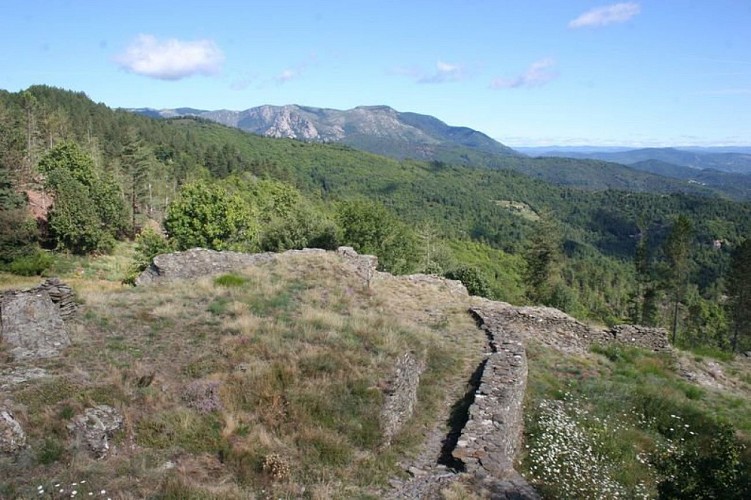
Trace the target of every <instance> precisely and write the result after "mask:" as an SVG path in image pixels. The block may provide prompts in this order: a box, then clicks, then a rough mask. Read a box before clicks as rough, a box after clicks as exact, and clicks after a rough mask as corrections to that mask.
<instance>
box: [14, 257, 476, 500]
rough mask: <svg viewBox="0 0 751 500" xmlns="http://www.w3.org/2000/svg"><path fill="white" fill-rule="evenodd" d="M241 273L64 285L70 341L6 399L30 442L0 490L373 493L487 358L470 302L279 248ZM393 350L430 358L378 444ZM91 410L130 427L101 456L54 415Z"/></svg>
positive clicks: (133, 494)
mask: <svg viewBox="0 0 751 500" xmlns="http://www.w3.org/2000/svg"><path fill="white" fill-rule="evenodd" d="M237 275H238V277H239V279H234V278H233V279H228V280H215V279H211V278H205V279H200V280H194V281H190V282H181V283H173V284H165V285H160V286H154V287H149V288H135V289H133V288H126V287H122V286H121V285H119V284H118V283H116V282H113V281H107V280H101V279H96V277H94V278H91V279H89V278H86V277H84V278H79V279H73V280H69V281H71V282H72V284H73V286H74V288H75V289H76V291H77V292H78V294H79V296H80V297H81V299H82V301H83V302H84V306H83V307H82V308H81V311H80V313H79V315H78V318H77V319H76V320H75V322H74V323H73V324H72V325H71V327H70V330H71V334H72V339H73V345H72V346H71V347H70V348H68V350H67V351H66V353H65V355H64V357H62V358H60V359H59V360H53V361H48V362H46V363H42V365H44V366H45V368H47V369H48V370H49V371H50V372H52V373H54V374H55V377H53V378H51V379H47V380H41V381H36V382H30V383H28V384H26V385H24V386H18V387H16V388H14V389H13V391H12V394H11V395H10V396H11V399H12V400H13V401H15V402H16V407H17V411H16V413H17V414H19V415H21V416H22V420H23V422H22V423H23V425H24V426H25V427H26V428H27V430H28V432H29V436H30V450H29V452H28V453H27V456H28V458H27V459H25V460H19V461H17V462H16V463H10V462H2V463H0V475H2V476H3V477H10V478H14V479H12V480H11V481H10V482H9V483H8V484H7V486H4V489H0V496H9V497H13V496H14V495H16V496H24V495H27V494H30V492H33V491H35V488H36V487H37V484H36V483H37V482H39V481H42V480H47V479H53V478H58V477H63V476H66V477H69V476H71V474H74V473H75V474H78V475H81V476H82V477H83V476H86V477H94V475H96V478H97V487H100V488H102V489H106V490H107V491H111V492H112V496H113V498H115V497H118V496H119V497H121V498H138V497H147V496H155V497H160V498H185V497H191V498H254V497H270V496H274V497H282V498H294V497H300V496H303V492H304V495H305V496H309V497H310V498H337V497H339V498H348V497H353V496H362V495H365V494H372V493H373V492H374V491H377V490H378V488H382V487H384V486H385V484H386V480H387V478H388V477H390V476H391V475H394V474H396V473H397V472H398V467H397V465H396V460H397V458H398V457H399V456H400V455H403V454H405V453H413V451H414V449H415V447H416V446H419V444H420V440H421V438H422V434H421V432H422V429H423V428H425V427H426V426H427V424H428V423H429V422H431V421H432V420H433V419H434V416H435V415H436V414H437V413H438V412H439V410H440V405H441V402H442V401H443V395H444V393H445V390H446V388H447V387H448V386H452V385H455V384H462V383H463V382H464V381H465V379H466V377H467V375H468V373H469V372H471V369H472V368H473V367H474V363H475V361H476V360H477V357H478V356H479V355H480V353H481V352H482V349H481V348H480V346H481V345H482V342H483V338H482V335H481V334H480V333H479V331H478V330H477V328H476V327H475V325H474V323H473V321H472V319H471V318H470V317H469V315H467V314H466V308H467V305H468V303H467V302H468V298H466V297H458V298H457V296H454V295H452V294H450V293H448V292H447V291H446V290H443V289H441V288H440V287H436V286H432V285H426V284H415V283H411V282H408V281H402V280H378V281H375V282H374V283H373V284H372V286H371V287H367V286H366V283H365V282H364V281H363V279H362V278H361V277H360V276H358V275H357V273H356V271H355V270H354V269H353V268H351V267H349V266H348V265H346V264H345V263H342V262H341V261H340V260H339V259H338V258H337V257H336V256H333V255H330V254H324V255H315V256H305V255H302V256H298V255H290V256H287V257H285V258H284V259H279V260H278V261H277V262H276V263H273V264H268V265H263V266H259V267H255V268H249V269H245V270H241V271H239V272H238V273H237ZM406 351H412V352H415V353H418V355H420V356H422V357H424V359H425V360H426V361H427V363H426V364H427V367H428V368H427V371H426V373H425V374H424V375H423V383H422V386H421V388H420V402H419V404H418V408H417V414H416V415H415V417H414V419H413V422H412V425H409V426H407V428H406V430H405V431H404V432H403V433H402V434H401V435H400V436H397V438H396V439H395V440H394V442H393V445H392V446H391V447H390V448H386V449H381V447H380V444H381V439H382V438H381V431H380V425H379V421H378V415H379V413H380V406H381V404H382V401H383V397H382V394H381V389H380V388H381V387H383V386H384V382H385V380H386V378H388V377H389V376H390V374H391V371H392V369H393V365H394V363H395V360H396V359H397V358H398V357H399V356H400V355H402V354H403V353H404V352H406ZM192 381H195V382H196V383H209V382H210V383H212V384H214V383H216V384H218V393H217V394H218V398H219V400H220V402H221V409H219V410H216V411H208V412H201V411H198V409H197V407H198V406H200V405H193V406H191V404H192V403H191V402H189V401H186V400H185V396H184V395H185V394H186V388H187V387H189V385H190V384H191V383H192ZM191 387H193V386H191ZM212 394H213V393H212ZM212 397H213V396H212ZM92 404H111V405H113V406H115V407H116V408H118V409H120V410H121V411H122V412H123V414H124V417H125V421H126V429H125V431H123V432H122V433H121V434H120V435H119V436H117V438H116V440H115V441H116V442H115V446H116V450H117V452H116V454H114V455H113V456H111V457H109V458H108V459H106V460H105V461H104V462H95V461H92V460H89V459H87V458H86V457H85V456H83V455H81V454H80V452H77V451H75V450H72V449H69V448H67V446H66V445H65V443H66V441H67V434H66V431H65V423H66V421H67V418H70V416H71V414H74V413H76V412H79V411H81V410H83V408H85V407H86V406H88V405H92ZM208 407H210V406H208ZM50 439H52V440H53V441H49V440H50ZM47 448H49V449H47ZM45 449H47V452H48V453H47V455H45V456H46V457H47V459H46V460H45V463H41V462H40V460H39V456H40V453H41V452H42V451H44V450H45ZM269 457H273V458H269ZM272 463H273V464H277V465H273V466H272V465H270V464H272ZM71 464H73V465H71ZM104 464H106V466H104ZM264 464H266V465H264Z"/></svg>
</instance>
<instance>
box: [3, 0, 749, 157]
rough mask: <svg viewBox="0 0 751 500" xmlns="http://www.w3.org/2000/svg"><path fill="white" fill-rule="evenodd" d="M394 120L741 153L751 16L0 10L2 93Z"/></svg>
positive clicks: (90, 4) (647, 4)
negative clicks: (52, 92)
mask: <svg viewBox="0 0 751 500" xmlns="http://www.w3.org/2000/svg"><path fill="white" fill-rule="evenodd" d="M34 84H46V85H51V86H55V87H61V88H64V89H69V90H74V91H83V92H85V93H86V94H87V95H88V96H89V97H90V98H91V99H93V100H94V101H96V102H103V103H104V104H106V105H108V106H110V107H113V108H115V107H124V108H136V107H151V108H158V109H163V108H176V107H184V106H186V107H193V108H199V109H231V110H243V109H247V108H251V107H254V106H260V105H264V104H272V105H284V104H300V105H305V106H314V107H322V108H334V109H351V108H353V107H356V106H360V105H381V104H383V105H388V106H391V107H393V108H395V109H396V110H398V111H410V112H416V113H422V114H427V115H432V116H435V117H437V118H439V119H440V120H442V121H444V122H446V123H448V124H449V125H455V126H466V127H471V128H473V129H476V130H480V131H482V132H484V133H486V134H488V135H489V136H491V137H493V138H495V139H497V140H499V141H501V142H503V143H504V144H507V145H510V146H541V145H553V144H557V145H601V146H616V145H617V146H637V147H641V146H680V145H701V146H712V145H745V146H747V145H751V0H635V1H608V0H604V1H590V0H454V1H448V0H432V1H428V0H339V1H333V0H317V1H314V2H310V1H297V0H265V1H254V0H246V1H241V0H236V1H230V0H213V1H197V0H180V1H161V0H148V1H141V0H127V1H116V0H112V1H105V0H99V1H97V0H87V1H84V0H68V1H63V0H45V1H41V0H20V1H19V0H2V2H0V89H5V90H8V91H11V92H17V91H19V90H22V89H25V88H27V87H29V86H30V85H34Z"/></svg>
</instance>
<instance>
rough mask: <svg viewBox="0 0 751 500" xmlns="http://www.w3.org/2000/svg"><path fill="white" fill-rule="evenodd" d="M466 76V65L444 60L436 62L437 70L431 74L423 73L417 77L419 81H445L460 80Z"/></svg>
mask: <svg viewBox="0 0 751 500" xmlns="http://www.w3.org/2000/svg"><path fill="white" fill-rule="evenodd" d="M464 76H465V72H464V67H463V66H461V65H459V64H451V63H447V62H443V61H437V62H436V63H435V71H434V72H432V73H429V74H422V75H420V77H419V78H418V79H417V83H445V82H458V81H460V80H463V79H464Z"/></svg>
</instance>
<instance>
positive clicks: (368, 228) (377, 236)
mask: <svg viewBox="0 0 751 500" xmlns="http://www.w3.org/2000/svg"><path fill="white" fill-rule="evenodd" d="M336 216H337V221H338V223H339V226H340V227H341V229H342V242H343V243H344V244H347V245H351V246H352V247H353V248H354V249H355V250H357V251H358V252H360V253H366V254H373V255H376V256H377V257H378V265H379V267H381V268H382V269H384V270H386V271H389V272H391V273H394V274H405V273H408V272H410V271H412V270H413V269H414V267H415V265H416V263H417V260H418V252H417V238H416V237H415V233H414V231H412V230H411V229H410V228H409V227H408V226H407V225H406V224H405V223H403V222H402V221H400V220H399V219H398V218H397V217H396V216H395V215H394V214H393V213H391V212H390V211H389V210H388V209H386V207H384V206H383V205H380V204H377V203H375V202H372V201H365V200H352V201H346V202H343V203H340V204H339V206H338V207H337V214H336Z"/></svg>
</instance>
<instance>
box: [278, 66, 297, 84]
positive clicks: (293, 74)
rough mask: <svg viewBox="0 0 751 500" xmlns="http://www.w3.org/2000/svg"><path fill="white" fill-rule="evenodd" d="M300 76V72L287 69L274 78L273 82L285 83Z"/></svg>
mask: <svg viewBox="0 0 751 500" xmlns="http://www.w3.org/2000/svg"><path fill="white" fill-rule="evenodd" d="M301 75H302V71H300V70H297V69H292V68H287V69H285V70H283V71H282V72H281V73H279V74H278V75H276V76H275V77H274V80H275V81H276V83H278V84H280V85H281V84H283V83H287V82H289V81H291V80H294V79H295V78H299V77H300V76H301Z"/></svg>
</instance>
